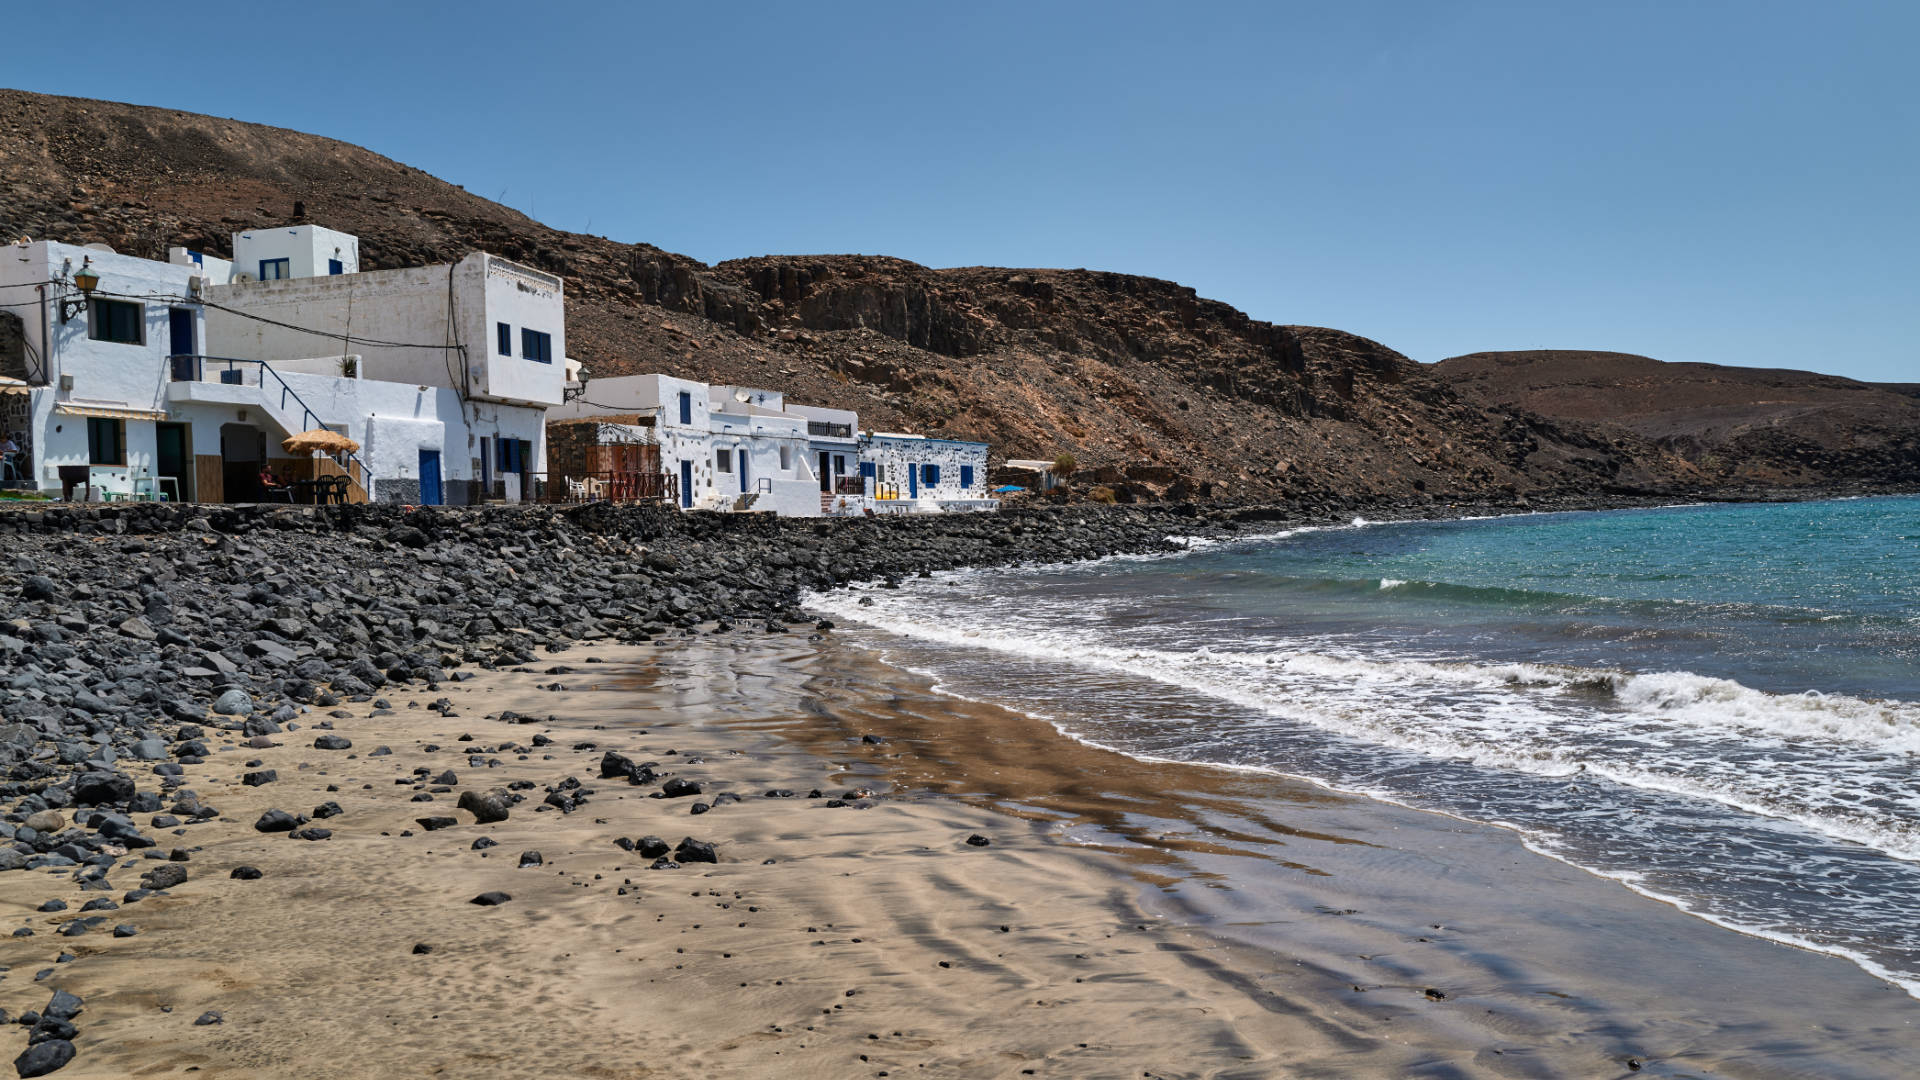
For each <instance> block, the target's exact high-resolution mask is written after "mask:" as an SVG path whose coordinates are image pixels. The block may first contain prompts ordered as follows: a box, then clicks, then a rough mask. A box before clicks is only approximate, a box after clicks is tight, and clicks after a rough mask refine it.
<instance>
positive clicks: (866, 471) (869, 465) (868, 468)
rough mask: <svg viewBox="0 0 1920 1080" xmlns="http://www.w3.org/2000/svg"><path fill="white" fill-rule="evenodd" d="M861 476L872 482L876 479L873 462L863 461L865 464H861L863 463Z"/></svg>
mask: <svg viewBox="0 0 1920 1080" xmlns="http://www.w3.org/2000/svg"><path fill="white" fill-rule="evenodd" d="M860 475H861V476H862V477H864V478H865V479H868V480H871V479H873V478H874V475H875V473H874V468H873V462H871V461H863V462H861V463H860Z"/></svg>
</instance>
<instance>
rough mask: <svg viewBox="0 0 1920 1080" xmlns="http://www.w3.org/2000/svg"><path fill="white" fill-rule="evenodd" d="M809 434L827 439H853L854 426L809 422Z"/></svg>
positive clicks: (819, 421)
mask: <svg viewBox="0 0 1920 1080" xmlns="http://www.w3.org/2000/svg"><path fill="white" fill-rule="evenodd" d="M807 434H808V435H815V436H819V437H821V438H827V439H851V438H853V425H852V424H829V423H826V422H825V421H821V420H809V421H807Z"/></svg>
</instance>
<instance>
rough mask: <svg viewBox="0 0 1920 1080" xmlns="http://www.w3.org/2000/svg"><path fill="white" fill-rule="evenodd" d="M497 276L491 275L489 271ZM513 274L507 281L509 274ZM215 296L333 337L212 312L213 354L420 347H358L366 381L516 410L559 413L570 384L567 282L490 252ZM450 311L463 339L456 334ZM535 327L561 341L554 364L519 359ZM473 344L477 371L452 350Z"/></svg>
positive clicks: (228, 288)
mask: <svg viewBox="0 0 1920 1080" xmlns="http://www.w3.org/2000/svg"><path fill="white" fill-rule="evenodd" d="M490 266H491V267H493V269H494V270H495V273H493V274H492V275H490V274H489V267H490ZM503 267H505V268H512V269H513V270H514V273H512V274H511V275H506V274H505V271H504V270H503V269H502V268H503ZM537 277H544V278H545V279H546V280H547V281H549V282H552V283H553V286H554V287H553V290H552V291H551V292H549V293H544V294H542V293H538V292H536V291H532V290H530V289H529V290H524V291H523V290H522V288H521V284H522V283H523V281H530V280H533V279H534V278H537ZM207 298H208V300H209V301H211V302H212V303H214V304H217V305H221V306H224V307H228V308H233V309H236V310H240V311H245V312H248V313H250V314H254V315H259V316H262V317H265V318H269V319H273V320H276V321H277V322H279V323H286V324H291V325H292V326H297V327H303V328H306V329H309V330H319V331H323V332H324V334H319V335H317V334H312V333H303V332H300V331H298V330H293V329H289V328H288V327H286V326H276V325H270V324H267V323H262V322H258V321H255V320H252V319H246V318H243V317H240V316H237V315H233V314H230V313H228V312H224V311H220V310H218V309H216V308H210V309H209V310H208V314H207V333H208V342H209V346H210V347H209V348H208V350H207V351H208V352H210V353H212V354H213V355H218V356H239V357H250V358H259V359H265V360H270V361H271V360H279V359H290V358H295V357H305V356H313V355H316V354H317V353H321V352H324V351H325V350H326V343H327V342H328V341H329V340H333V341H339V340H340V339H339V338H329V337H328V336H325V335H332V334H340V335H345V334H347V333H348V332H349V330H350V331H351V333H352V335H353V336H354V337H355V338H356V339H357V338H367V339H372V340H378V341H388V342H396V343H399V344H402V345H407V346H423V347H415V348H395V347H389V346H382V345H371V344H363V343H356V344H354V345H353V346H352V347H351V349H350V350H348V349H347V348H346V346H345V345H344V342H343V343H342V344H341V345H340V346H338V347H339V348H340V349H341V351H352V352H356V353H359V354H360V355H361V356H362V357H363V358H364V361H363V364H362V370H361V374H362V375H363V376H364V377H365V378H368V379H379V380H385V381H388V382H410V383H414V384H417V385H426V386H444V387H450V388H451V387H457V386H459V385H460V384H461V383H462V382H469V381H470V385H471V393H472V395H473V396H475V397H480V398H494V399H497V400H500V401H503V402H505V403H508V404H519V405H557V404H559V403H560V401H561V398H562V396H563V393H564V390H565V385H566V371H565V366H564V365H563V364H562V363H561V362H560V358H561V357H563V356H565V350H566V302H565V297H564V296H563V294H562V293H561V291H560V288H559V281H558V279H556V278H552V277H550V276H548V275H541V274H539V272H538V271H532V270H526V269H525V268H520V267H515V266H514V264H512V263H509V262H507V261H506V260H503V259H495V258H494V257H493V256H490V255H486V254H484V253H478V252H476V253H475V254H472V255H469V256H467V257H466V258H464V259H462V260H460V262H459V263H457V264H454V265H453V266H451V267H449V266H426V267H411V268H408V269H405V270H378V271H372V272H369V273H363V274H349V275H344V276H340V277H319V278H296V279H293V280H290V281H263V282H251V283H246V284H236V285H221V286H213V287H210V288H208V290H207ZM449 312H451V313H452V314H453V316H454V325H455V326H456V327H457V331H458V332H457V333H455V334H449V333H448V317H449ZM496 322H506V323H508V324H509V325H510V326H511V327H512V328H513V335H512V337H513V348H514V351H515V353H516V355H514V356H499V355H497V347H496V345H495V332H494V324H495V323H496ZM522 326H531V327H533V328H534V329H537V330H545V331H546V332H548V333H550V334H552V335H553V355H554V362H553V363H550V364H536V363H533V362H531V361H528V360H523V359H520V358H519V356H518V355H517V353H518V351H519V347H520V335H519V330H520V327H522ZM453 344H461V345H465V346H466V360H467V365H468V371H467V372H466V373H462V372H461V371H460V354H459V352H458V351H455V350H452V349H449V348H446V347H445V346H450V345H453Z"/></svg>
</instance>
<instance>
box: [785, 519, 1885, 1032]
mask: <svg viewBox="0 0 1920 1080" xmlns="http://www.w3.org/2000/svg"><path fill="white" fill-rule="evenodd" d="M810 603H811V604H812V606H813V607H815V608H816V609H820V610H823V611H826V612H828V613H830V614H831V615H833V616H834V617H835V618H837V619H841V620H843V621H844V622H849V623H853V624H857V625H860V626H864V627H866V628H867V631H866V633H867V640H868V641H870V642H871V643H873V644H875V645H877V646H878V647H880V648H882V649H883V650H884V651H885V652H886V653H887V655H888V659H890V660H892V661H893V662H896V663H900V664H903V665H905V666H907V667H910V668H913V669H915V670H919V671H922V672H925V673H927V674H929V675H931V676H933V677H934V678H935V679H936V680H938V682H939V684H940V685H941V687H942V688H943V689H945V690H947V691H949V692H951V693H955V694H960V695H964V696H967V697H972V698H977V699H981V700H986V701H991V702H995V703H998V704H1003V705H1008V706H1011V707H1014V708H1018V709H1022V710H1024V711H1026V712H1029V713H1031V714H1033V715H1035V716H1038V717H1042V718H1045V719H1047V720H1049V721H1051V722H1053V723H1054V724H1056V725H1057V726H1058V727H1060V729H1061V730H1062V731H1064V732H1066V733H1067V734H1069V735H1072V736H1074V737H1076V738H1079V739H1082V740H1084V741H1087V742H1090V743H1094V744H1097V745H1100V746H1105V747H1109V748H1112V749H1115V750H1118V751H1121V752H1123V753H1127V754H1130V755H1133V756H1136V757H1139V758H1142V759H1147V760H1165V761H1177V762H1195V763H1205V764H1214V765H1221V766H1231V767H1237V768H1251V769H1264V770H1271V771H1274V772H1279V773H1285V774H1290V775H1295V776H1301V777H1305V778H1307V779H1310V780H1313V781H1316V782H1319V783H1322V784H1325V785H1328V786H1331V787H1336V788H1340V789H1343V790H1348V791H1355V792H1360V793H1364V794H1368V795H1372V796H1375V797H1379V798H1384V799H1389V800H1392V801H1395V802H1399V803H1404V804H1407V805H1411V806H1415V807H1419V808H1423V809H1430V810H1435V811H1440V812H1444V813H1447V814H1452V815H1456V816H1458V817H1461V818H1465V819H1469V820H1473V821H1479V822H1485V823H1489V824H1495V825H1501V826H1505V827H1510V828H1513V829H1516V830H1519V831H1520V832H1521V833H1522V835H1523V836H1524V837H1525V838H1526V840H1527V842H1528V844H1529V845H1530V846H1532V847H1534V848H1535V849H1536V850H1538V851H1541V852H1543V853H1546V854H1549V855H1552V856H1554V857H1557V858H1561V859H1564V860H1566V861H1568V862H1571V863H1574V864H1576V865H1578V866H1581V867H1584V868H1587V869H1589V870H1592V871H1594V872H1596V873H1599V874H1603V875H1607V876H1609V877H1613V878H1616V879H1618V880H1621V881H1623V882H1626V883H1627V884H1629V885H1630V886H1632V887H1634V888H1636V889H1639V890H1641V891H1643V892H1646V893H1648V894H1651V895H1655V896H1658V897H1661V898H1665V899H1668V900H1671V901H1672V902H1674V903H1676V904H1678V905H1679V906H1681V907H1683V908H1685V909H1686V910H1689V911H1692V912H1694V913H1696V914H1699V915H1701V916H1703V917H1706V918H1710V919H1713V920H1715V921H1718V922H1721V923H1723V924H1725V925H1727V926H1729V927H1732V928H1735V929H1739V930H1742V931H1745V932H1748V933H1754V934H1759V935H1764V936H1768V937H1773V938H1776V939H1779V940H1783V941H1787V942H1790V943H1794V944H1798V945H1802V946H1805V947H1809V948H1815V949H1819V950H1821V951H1826V952H1832V953H1836V954H1839V955H1843V956H1846V957H1848V958H1850V959H1852V960H1854V961H1855V962H1856V963H1859V964H1860V965H1861V966H1863V967H1865V968H1867V969H1868V970H1870V971H1872V972H1874V973H1876V974H1878V975H1881V976H1882V977H1884V978H1888V979H1890V980H1892V981H1894V982H1897V983H1899V984H1900V985H1902V986H1903V987H1905V988H1906V989H1907V990H1908V991H1909V992H1910V993H1914V994H1915V995H1916V996H1920V771H1917V770H1916V767H1917V766H1920V499H1917V498H1878V499H1855V500H1842V501H1830V502H1812V503H1792V504H1768V505H1714V506H1684V507H1672V508H1664V509H1651V510H1629V511H1614V512H1606V513H1568V514H1539V515H1527V516H1518V517H1504V518H1495V519H1483V520H1466V521H1450V522H1414V523H1391V524H1369V523H1367V522H1364V521H1355V522H1354V523H1352V524H1351V525H1347V526H1341V527H1330V528H1310V529H1308V528H1303V529H1296V530H1290V531H1286V532H1282V533H1278V534H1276V535H1272V536H1269V537H1265V538H1260V539H1252V540H1238V541H1229V542H1225V543H1216V544H1208V545H1204V546H1203V545H1200V544H1196V545H1195V546H1194V548H1193V549H1192V550H1190V551H1189V552H1188V553H1186V554H1182V555H1178V556H1174V557H1153V558H1118V559H1109V560H1104V561H1101V562H1098V563H1082V564H1077V565H1072V566H1066V567H1045V568H1032V569H1020V570H1004V569H1003V570H991V571H961V572H955V573H951V574H942V575H936V576H934V577H933V578H930V579H920V580H915V581H911V582H907V583H903V585H902V587H900V588H898V589H878V588H868V589H862V590H858V591H849V592H837V593H829V594H821V595H816V596H813V597H811V598H810Z"/></svg>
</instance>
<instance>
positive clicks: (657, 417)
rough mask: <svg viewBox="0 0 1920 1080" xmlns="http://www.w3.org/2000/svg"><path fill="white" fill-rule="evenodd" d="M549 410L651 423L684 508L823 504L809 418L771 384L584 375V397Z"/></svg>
mask: <svg viewBox="0 0 1920 1080" xmlns="http://www.w3.org/2000/svg"><path fill="white" fill-rule="evenodd" d="M849 415H850V414H849ZM548 416H549V418H550V419H553V420H569V419H604V420H609V421H615V422H618V421H622V420H625V419H627V418H629V417H632V418H634V419H635V420H636V421H638V422H639V423H640V424H641V425H642V426H650V429H651V430H652V432H653V433H654V438H655V439H656V440H657V441H658V443H659V446H660V462H661V468H663V469H664V470H666V472H667V475H668V476H670V477H673V478H674V481H675V485H676V487H677V489H678V491H679V498H680V505H681V507H682V508H683V509H691V510H752V511H768V510H771V511H773V512H775V513H778V514H781V515H783V516H787V517H817V516H819V514H820V513H821V511H822V509H823V505H822V504H823V500H822V497H821V496H822V492H821V486H820V480H819V478H818V476H817V475H816V474H815V472H814V469H813V466H812V464H811V461H810V457H809V437H808V434H807V425H808V419H807V417H806V416H803V415H800V414H799V413H798V412H795V411H791V410H789V408H788V407H787V406H786V402H785V398H784V396H783V395H782V394H781V393H780V392H779V391H777V390H762V389H757V388H752V387H739V386H714V385H708V384H707V383H702V382H695V381H694V380H692V379H676V378H674V377H672V376H670V375H621V376H614V377H611V378H603V379H594V380H592V381H590V382H589V383H587V386H586V393H585V396H584V397H583V398H581V399H579V400H575V401H570V402H567V403H565V404H563V405H561V406H559V407H557V408H554V409H552V410H549V412H548Z"/></svg>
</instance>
